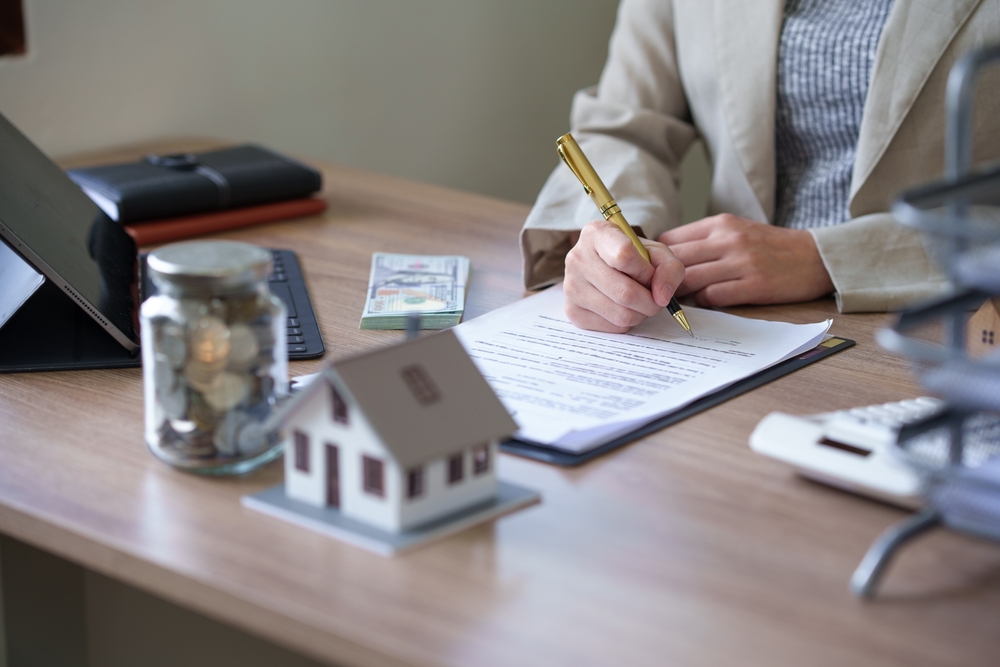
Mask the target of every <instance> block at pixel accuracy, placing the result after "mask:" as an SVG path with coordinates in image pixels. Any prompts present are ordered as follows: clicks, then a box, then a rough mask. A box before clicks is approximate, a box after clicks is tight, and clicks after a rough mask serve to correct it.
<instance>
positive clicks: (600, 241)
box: [580, 220, 653, 285]
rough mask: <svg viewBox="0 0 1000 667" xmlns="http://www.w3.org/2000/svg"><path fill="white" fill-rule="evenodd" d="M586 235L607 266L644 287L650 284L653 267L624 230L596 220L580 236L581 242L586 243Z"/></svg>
mask: <svg viewBox="0 0 1000 667" xmlns="http://www.w3.org/2000/svg"><path fill="white" fill-rule="evenodd" d="M585 235H589V236H591V237H592V243H593V246H594V249H595V250H596V251H597V254H598V256H600V258H601V259H602V260H603V261H604V263H605V264H606V265H607V266H609V267H611V268H613V269H615V270H617V271H620V272H621V273H624V274H625V275H627V276H630V277H631V278H632V279H634V280H635V281H636V282H638V283H640V284H642V285H648V284H649V281H650V280H651V279H652V277H653V267H652V266H651V265H650V263H649V262H647V261H646V258H645V257H643V256H642V254H640V253H639V251H638V250H637V249H636V247H635V246H634V245H633V244H632V240H631V239H630V238H629V237H627V236H626V235H625V234H624V233H623V232H622V230H620V229H618V227H616V226H615V225H614V224H612V223H610V222H607V221H604V220H595V221H594V222H592V223H590V224H589V225H587V226H586V227H585V228H584V230H583V232H582V233H581V234H580V240H581V241H584V236H585Z"/></svg>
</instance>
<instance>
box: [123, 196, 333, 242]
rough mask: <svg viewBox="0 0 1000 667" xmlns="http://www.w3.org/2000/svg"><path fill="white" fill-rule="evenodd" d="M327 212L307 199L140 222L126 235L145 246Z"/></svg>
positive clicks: (320, 202) (318, 201)
mask: <svg viewBox="0 0 1000 667" xmlns="http://www.w3.org/2000/svg"><path fill="white" fill-rule="evenodd" d="M324 210H326V202H325V201H324V200H322V199H318V198H316V197H305V198H303V199H292V200H289V201H282V202H277V203H275V204H261V205H260V206H246V207H244V208H233V209H228V210H226V211H217V212H215V213H202V214H200V215H186V216H184V217H181V218H168V219H166V220H151V221H149V222H136V223H132V224H131V225H125V231H126V232H128V234H129V236H131V237H132V238H133V239H134V240H135V243H136V245H140V246H143V245H151V244H153V243H163V242H165V241H178V240H180V239H187V238H191V237H192V236H201V235H203V234H214V233H216V232H224V231H227V230H230V229H238V228H240V227H249V226H251V225H260V224H263V223H265V222H274V221H275V220H287V219H288V218H299V217H302V216H304V215H314V214H316V213H320V212H322V211H324Z"/></svg>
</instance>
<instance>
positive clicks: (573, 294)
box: [563, 220, 684, 333]
mask: <svg viewBox="0 0 1000 667" xmlns="http://www.w3.org/2000/svg"><path fill="white" fill-rule="evenodd" d="M642 241H643V244H644V245H645V246H646V249H647V250H648V251H649V256H650V261H649V262H647V261H646V260H645V258H643V256H642V255H640V254H639V251H638V250H636V248H635V246H633V245H632V242H631V241H630V240H629V238H628V237H627V236H625V235H624V234H623V233H622V232H621V230H620V229H618V228H617V227H615V226H614V224H612V223H610V222H607V221H605V220H595V221H594V222H591V223H590V224H588V225H587V226H586V227H584V228H583V231H582V232H581V233H580V240H579V241H578V242H577V244H576V245H575V246H573V249H572V250H570V251H569V254H568V255H567V256H566V279H565V280H564V282H563V289H564V291H565V292H566V315H567V317H569V319H570V321H571V322H573V324H575V325H576V326H578V327H580V328H581V329H590V330H593V331H607V332H611V333H624V332H626V331H628V330H629V329H630V328H632V327H634V326H635V325H637V324H639V323H640V322H642V321H643V320H644V319H646V318H647V317H650V316H652V315H655V314H657V313H658V312H660V311H661V310H662V309H663V308H665V307H666V305H667V303H668V302H669V301H670V297H672V296H673V294H674V290H675V289H677V286H678V285H680V284H681V281H682V280H683V279H684V265H683V264H681V263H680V262H679V261H678V260H677V258H675V257H674V256H673V254H671V252H670V251H669V250H668V249H667V247H666V246H665V245H663V244H661V243H657V242H656V241H649V240H645V239H642Z"/></svg>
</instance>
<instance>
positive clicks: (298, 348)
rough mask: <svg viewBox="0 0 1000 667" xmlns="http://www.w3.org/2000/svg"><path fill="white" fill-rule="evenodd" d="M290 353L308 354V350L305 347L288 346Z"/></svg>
mask: <svg viewBox="0 0 1000 667" xmlns="http://www.w3.org/2000/svg"><path fill="white" fill-rule="evenodd" d="M288 351H289V352H307V351H308V350H307V349H306V346H305V345H289V346H288Z"/></svg>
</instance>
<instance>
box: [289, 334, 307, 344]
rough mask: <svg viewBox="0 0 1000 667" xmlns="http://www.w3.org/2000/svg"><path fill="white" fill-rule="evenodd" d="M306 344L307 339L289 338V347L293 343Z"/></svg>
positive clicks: (300, 337)
mask: <svg viewBox="0 0 1000 667" xmlns="http://www.w3.org/2000/svg"><path fill="white" fill-rule="evenodd" d="M304 342H306V339H305V338H303V337H302V336H289V337H288V343H289V345H291V344H292V343H304Z"/></svg>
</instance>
